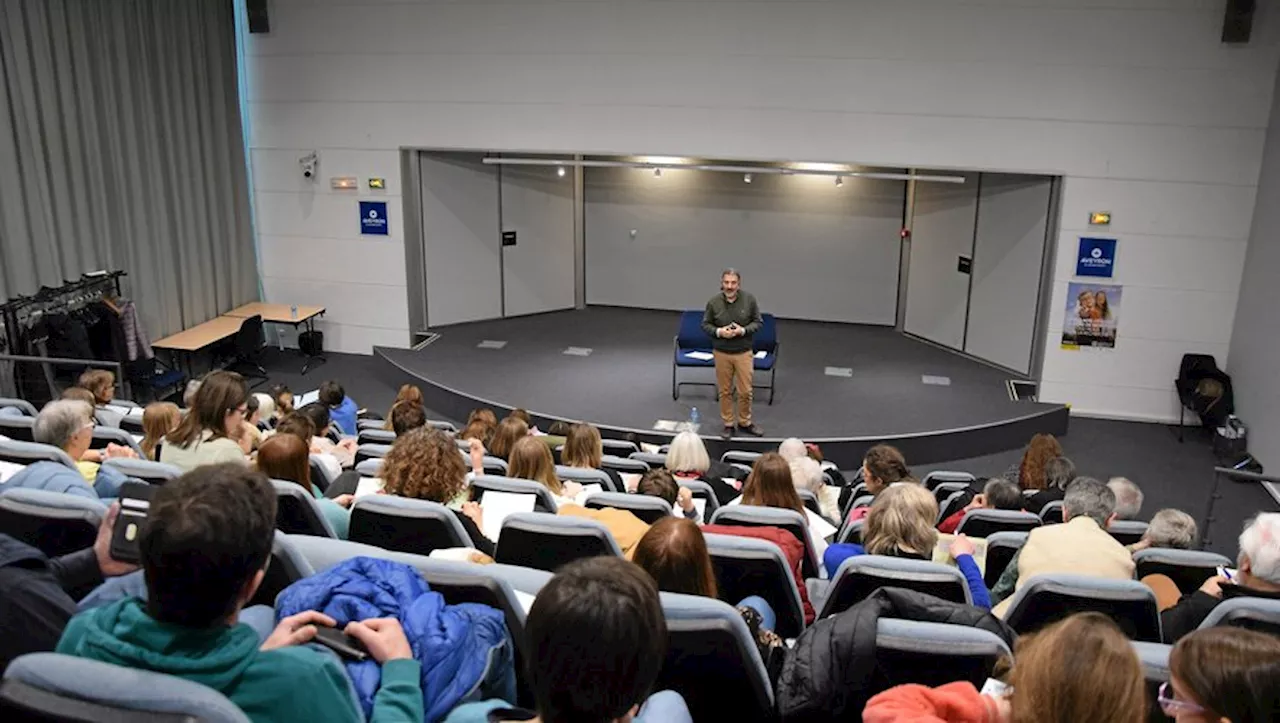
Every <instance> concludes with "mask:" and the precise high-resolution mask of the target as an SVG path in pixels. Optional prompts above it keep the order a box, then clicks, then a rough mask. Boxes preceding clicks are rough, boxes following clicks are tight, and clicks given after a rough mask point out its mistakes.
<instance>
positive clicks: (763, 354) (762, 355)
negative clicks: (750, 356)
mask: <svg viewBox="0 0 1280 723" xmlns="http://www.w3.org/2000/svg"><path fill="white" fill-rule="evenodd" d="M766 356H769V352H767V351H758V352H756V358H757V359H763V358H765V357H766Z"/></svg>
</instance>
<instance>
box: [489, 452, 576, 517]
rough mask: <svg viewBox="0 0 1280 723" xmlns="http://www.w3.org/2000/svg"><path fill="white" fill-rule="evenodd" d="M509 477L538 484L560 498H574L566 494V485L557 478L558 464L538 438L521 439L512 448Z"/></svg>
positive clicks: (508, 466) (508, 470)
mask: <svg viewBox="0 0 1280 723" xmlns="http://www.w3.org/2000/svg"><path fill="white" fill-rule="evenodd" d="M507 475H509V476H511V477H516V478H518V479H528V480H533V481H534V482H538V483H540V484H541V485H542V486H543V487H546V488H547V489H548V490H550V491H551V494H552V495H555V496H556V497H558V498H564V497H566V496H567V497H572V496H573V495H566V494H565V486H564V484H562V483H561V482H560V478H558V477H556V463H555V460H553V459H552V458H551V450H549V449H547V445H545V444H543V443H542V440H540V439H538V438H537V437H529V436H525V437H521V438H520V439H519V440H518V441H517V442H516V443H515V446H513V447H512V448H511V454H510V456H509V459H508V460H507ZM574 486H575V487H577V485H574ZM579 489H581V488H579ZM558 503H559V500H557V504H558Z"/></svg>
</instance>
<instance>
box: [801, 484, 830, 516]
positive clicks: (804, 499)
mask: <svg viewBox="0 0 1280 723" xmlns="http://www.w3.org/2000/svg"><path fill="white" fill-rule="evenodd" d="M796 494H797V495H799V496H800V502H801V503H803V504H804V506H805V508H806V509H808V510H809V511H810V512H812V513H813V514H815V515H817V516H818V517H821V518H823V519H826V515H824V514H822V505H821V504H820V503H819V502H818V496H817V495H815V494H814V493H813V492H810V491H809V490H801V489H797V490H796ZM828 521H829V520H828Z"/></svg>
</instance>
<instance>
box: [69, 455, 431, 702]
mask: <svg viewBox="0 0 1280 723" xmlns="http://www.w3.org/2000/svg"><path fill="white" fill-rule="evenodd" d="M275 519H276V497H275V492H274V491H273V489H272V487H271V483H270V481H269V480H268V479H267V478H266V476H264V475H263V474H262V473H260V472H257V471H255V470H252V469H250V468H248V467H246V466H245V465H241V464H221V465H211V466H206V467H198V468H196V469H195V470H192V471H191V472H188V473H187V474H185V475H183V476H182V477H180V478H178V479H177V480H173V481H171V482H169V483H167V484H166V485H164V486H163V487H161V488H159V489H158V490H156V494H155V497H154V499H153V500H152V502H151V508H150V510H149V516H148V519H147V521H146V523H144V525H143V530H142V535H141V538H140V544H139V548H140V551H141V557H142V568H143V571H144V577H145V578H146V584H147V600H146V601H145V602H144V601H142V600H139V599H138V598H126V599H123V600H120V601H118V602H115V603H112V604H110V605H106V606H104V607H100V608H97V609H94V610H90V611H87V612H84V613H81V614H80V615H77V616H76V617H74V618H72V620H71V622H70V623H69V624H68V626H67V629H66V631H65V632H64V633H63V635H62V639H61V640H60V641H59V642H58V647H57V652H59V653H65V654H68V655H75V656H78V657H82V658H90V659H92V660H98V661H102V662H105V663H112V664H115V665H121V666H124V667H128V668H138V669H142V670H150V671H155V672H159V673H166V674H168V675H174V676H177V677H180V678H184V679H186V680H190V681H194V682H196V683H201V684H203V685H207V686H209V687H210V688H213V689H214V690H217V691H218V692H220V693H222V694H223V695H225V696H227V698H229V699H230V700H231V702H232V703H234V704H235V705H236V706H238V707H239V708H240V709H241V710H242V711H244V713H245V715H247V716H248V717H249V719H250V720H253V721H256V722H258V723H265V722H267V721H273V722H274V721H294V720H305V721H311V722H312V723H347V722H348V721H350V722H352V723H360V722H363V721H364V715H363V713H362V711H361V710H360V708H359V707H358V706H357V705H356V702H355V699H354V698H353V696H352V695H351V684H350V681H349V679H348V678H347V675H346V673H345V671H344V670H343V668H342V665H341V664H340V663H339V662H338V659H337V658H336V657H334V656H333V655H330V654H328V653H326V652H322V651H320V650H316V649H313V648H311V647H306V646H304V645H303V644H304V643H306V642H308V641H310V640H311V639H313V638H314V637H315V635H316V631H317V626H333V625H334V621H333V620H332V619H331V618H329V617H328V616H326V615H322V614H321V613H318V612H315V611H306V612H302V613H299V614H297V615H293V616H290V617H288V618H285V619H284V620H282V621H281V622H280V624H279V625H278V626H277V627H276V629H275V631H274V632H272V633H271V635H270V636H269V637H268V638H267V639H266V640H265V641H264V642H261V643H259V637H258V634H257V633H256V632H255V631H254V630H253V628H251V627H250V626H248V625H246V624H244V623H242V622H240V621H239V617H240V612H241V609H242V608H243V607H244V605H245V603H246V602H247V601H248V600H250V599H251V598H252V597H253V594H254V592H255V591H256V590H257V588H258V586H259V585H260V584H261V583H262V579H263V575H264V573H265V569H266V565H267V563H268V561H269V560H270V555H271V542H272V538H273V536H274V532H275ZM345 632H346V633H347V634H348V635H350V636H352V637H354V638H356V639H357V640H359V641H360V642H361V643H362V644H363V645H364V646H365V648H366V649H367V650H368V651H369V655H370V657H372V658H373V659H374V660H377V661H378V662H379V663H380V664H381V665H382V683H381V686H380V688H379V690H378V693H377V695H376V696H375V698H374V704H373V714H372V716H371V717H370V721H371V722H376V723H390V722H392V721H396V722H399V721H414V722H415V723H417V722H419V721H421V720H422V719H423V703H422V689H421V684H420V683H419V680H420V679H421V668H420V664H419V663H418V661H416V660H414V658H413V652H412V650H411V649H410V646H409V641H408V640H407V639H406V638H405V635H404V631H403V630H402V629H401V628H400V624H399V623H398V622H397V621H396V620H394V619H373V620H364V621H360V622H354V623H351V624H350V625H348V626H347V627H346V628H345Z"/></svg>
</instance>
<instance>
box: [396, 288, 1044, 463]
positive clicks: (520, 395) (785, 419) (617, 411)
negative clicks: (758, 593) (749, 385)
mask: <svg viewBox="0 0 1280 723" xmlns="http://www.w3.org/2000/svg"><path fill="white" fill-rule="evenodd" d="M677 322H678V314H676V313H675V312H662V311H645V310H636V309H617V308H601V307H595V308H589V309H585V310H578V311H564V312H554V313H549V314H541V315H537V316H529V317H522V318H515V319H504V320H498V321H485V322H475V323H471V324H461V325H457V326H451V327H444V328H442V329H439V330H438V331H439V332H440V334H441V336H440V338H439V339H437V340H436V341H435V342H434V343H432V344H431V345H429V346H427V347H426V348H424V349H422V350H421V351H412V350H407V349H385V350H381V351H382V352H383V353H384V354H385V355H386V356H387V357H388V358H389V359H391V360H392V361H394V362H395V363H397V364H399V365H401V366H402V367H404V368H405V369H407V370H409V371H411V372H413V373H415V374H420V375H421V376H423V377H426V378H428V379H431V380H432V381H434V382H436V383H438V384H443V385H445V386H449V387H452V388H454V389H458V390H461V391H465V392H466V393H467V394H470V395H474V396H477V397H480V398H483V399H487V400H490V401H494V402H498V403H502V404H507V405H510V406H520V407H525V408H528V409H531V410H536V411H537V412H539V413H541V414H547V415H551V416H557V417H564V418H567V419H588V420H591V421H594V422H596V423H600V424H607V425H612V426H618V427H629V428H633V429H652V428H653V425H654V423H655V422H657V421H658V420H683V419H687V418H688V416H689V411H690V407H693V406H696V407H698V410H699V412H700V414H701V416H702V419H703V422H704V424H703V429H704V432H705V431H706V430H712V431H714V428H715V426H716V425H717V424H718V422H717V418H718V411H717V407H716V402H715V397H714V393H715V392H714V389H712V388H711V387H706V386H693V387H690V386H686V387H682V388H681V394H680V399H679V401H672V399H671V357H672V337H673V336H674V335H675V331H676V326H677ZM778 338H779V340H780V342H781V349H780V353H779V361H778V372H777V392H776V395H775V398H774V403H773V405H772V406H769V405H767V404H765V400H766V399H767V398H768V391H767V390H764V389H757V390H756V404H755V420H756V421H757V422H758V423H759V424H760V425H761V426H763V427H764V428H765V431H766V433H767V434H768V435H769V436H770V437H773V436H784V435H794V436H798V437H804V438H806V439H821V438H832V437H859V436H889V435H896V434H911V433H920V432H932V431H938V430H946V429H954V428H961V427H969V426H975V425H982V424H987V423H992V422H1000V421H1004V420H1008V419H1010V418H1013V417H1019V416H1022V415H1026V414H1031V413H1034V412H1037V411H1040V410H1043V409H1048V408H1052V407H1053V406H1055V405H1039V404H1034V403H1029V402H1011V401H1010V400H1009V398H1008V395H1007V392H1006V390H1005V381H1006V380H1007V379H1008V378H1009V376H1010V375H1009V374H1008V373H1006V372H1003V371H1000V370H997V369H994V368H991V367H988V366H986V365H983V364H979V363H977V362H973V361H970V360H968V359H965V358H963V357H960V356H957V355H955V354H951V353H949V352H946V351H943V350H941V349H938V348H935V347H933V346H930V345H929V344H925V343H923V342H919V341H915V340H913V339H910V338H907V337H904V336H902V335H900V334H898V333H896V332H895V331H893V330H892V329H886V328H882V327H871V326H859V325H851V324H827V323H818V322H802V321H785V320H783V321H779V322H778ZM486 340H492V341H505V342H506V345H505V346H504V347H503V348H501V349H481V348H477V345H478V344H480V342H482V341H486ZM571 346H572V347H586V348H589V349H591V353H590V355H589V356H585V357H583V356H570V355H566V354H564V351H565V349H566V348H568V347H571ZM826 367H849V368H852V370H853V376H852V377H848V378H843V377H834V376H829V375H827V374H826V373H825V369H826ZM680 374H681V378H682V379H700V380H708V381H709V380H711V379H712V378H713V375H712V373H711V371H710V370H693V369H682V370H680ZM757 375H759V373H758V372H757ZM926 375H927V376H932V377H946V378H947V379H949V380H950V384H949V385H946V386H939V385H933V384H925V383H923V381H922V377H924V376H926Z"/></svg>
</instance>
